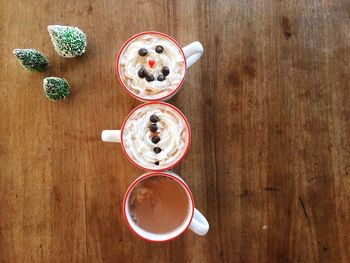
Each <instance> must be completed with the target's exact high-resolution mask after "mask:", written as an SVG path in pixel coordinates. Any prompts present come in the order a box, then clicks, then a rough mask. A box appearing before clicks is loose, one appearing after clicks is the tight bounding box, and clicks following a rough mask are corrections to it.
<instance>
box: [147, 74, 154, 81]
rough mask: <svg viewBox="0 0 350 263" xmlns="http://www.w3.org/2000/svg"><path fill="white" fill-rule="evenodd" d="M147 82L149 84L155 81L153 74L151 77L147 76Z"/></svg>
mask: <svg viewBox="0 0 350 263" xmlns="http://www.w3.org/2000/svg"><path fill="white" fill-rule="evenodd" d="M146 80H147V81H148V82H151V81H153V80H154V76H153V75H152V74H149V75H147V76H146Z"/></svg>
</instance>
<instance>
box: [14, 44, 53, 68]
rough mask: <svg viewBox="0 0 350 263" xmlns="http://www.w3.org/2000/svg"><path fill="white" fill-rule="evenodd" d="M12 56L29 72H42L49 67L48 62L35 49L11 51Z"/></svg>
mask: <svg viewBox="0 0 350 263" xmlns="http://www.w3.org/2000/svg"><path fill="white" fill-rule="evenodd" d="M13 54H14V55H15V56H16V57H17V59H18V61H19V62H20V63H21V64H22V66H23V67H25V68H26V69H27V70H29V71H33V72H35V71H43V70H45V69H46V68H47V67H48V66H49V61H48V60H47V58H46V57H45V55H43V54H42V53H41V52H40V51H38V50H36V49H19V48H16V49H14V50H13Z"/></svg>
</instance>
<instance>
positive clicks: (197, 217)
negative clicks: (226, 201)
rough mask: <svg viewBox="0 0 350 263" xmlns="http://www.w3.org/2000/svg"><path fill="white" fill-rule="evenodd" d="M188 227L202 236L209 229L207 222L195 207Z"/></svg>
mask: <svg viewBox="0 0 350 263" xmlns="http://www.w3.org/2000/svg"><path fill="white" fill-rule="evenodd" d="M190 229H191V230H192V231H193V232H194V233H196V234H197V235H200V236H204V235H206V234H207V233H208V231H209V223H208V221H207V219H206V218H205V217H204V216H203V215H202V213H201V212H199V211H198V210H197V209H196V208H195V209H194V215H193V218H192V222H191V224H190Z"/></svg>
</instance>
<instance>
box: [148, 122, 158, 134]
mask: <svg viewBox="0 0 350 263" xmlns="http://www.w3.org/2000/svg"><path fill="white" fill-rule="evenodd" d="M149 130H150V131H151V132H156V131H157V130H158V126H157V124H155V123H152V124H151V125H150V126H149Z"/></svg>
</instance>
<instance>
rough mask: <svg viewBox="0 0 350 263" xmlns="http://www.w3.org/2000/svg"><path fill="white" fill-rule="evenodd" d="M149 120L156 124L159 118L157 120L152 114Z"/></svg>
mask: <svg viewBox="0 0 350 263" xmlns="http://www.w3.org/2000/svg"><path fill="white" fill-rule="evenodd" d="M149 120H150V122H153V123H156V122H158V121H159V118H158V116H157V115H154V114H152V115H151V116H150V117H149Z"/></svg>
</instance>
